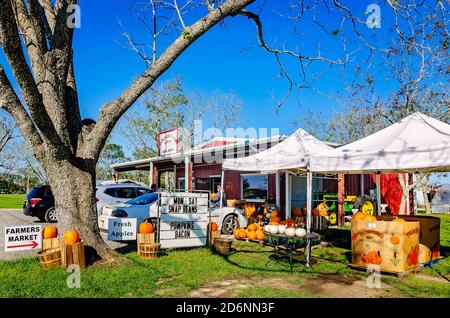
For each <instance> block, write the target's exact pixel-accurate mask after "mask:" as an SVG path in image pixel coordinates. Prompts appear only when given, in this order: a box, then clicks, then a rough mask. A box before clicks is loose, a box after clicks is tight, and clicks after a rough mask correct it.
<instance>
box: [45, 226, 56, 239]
mask: <svg viewBox="0 0 450 318" xmlns="http://www.w3.org/2000/svg"><path fill="white" fill-rule="evenodd" d="M42 236H43V237H44V239H52V238H55V237H58V228H57V227H56V226H46V227H44V230H43V232H42Z"/></svg>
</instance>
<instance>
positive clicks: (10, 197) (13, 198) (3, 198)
mask: <svg viewBox="0 0 450 318" xmlns="http://www.w3.org/2000/svg"><path fill="white" fill-rule="evenodd" d="M24 200H25V194H0V209H20V208H22V206H23V201H24Z"/></svg>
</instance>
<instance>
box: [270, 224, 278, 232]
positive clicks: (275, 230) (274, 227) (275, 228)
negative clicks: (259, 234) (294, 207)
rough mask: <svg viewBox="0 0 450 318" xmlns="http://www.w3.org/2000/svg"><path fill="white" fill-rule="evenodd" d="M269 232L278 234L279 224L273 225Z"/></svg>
mask: <svg viewBox="0 0 450 318" xmlns="http://www.w3.org/2000/svg"><path fill="white" fill-rule="evenodd" d="M269 232H270V234H278V225H271V226H270V229H269Z"/></svg>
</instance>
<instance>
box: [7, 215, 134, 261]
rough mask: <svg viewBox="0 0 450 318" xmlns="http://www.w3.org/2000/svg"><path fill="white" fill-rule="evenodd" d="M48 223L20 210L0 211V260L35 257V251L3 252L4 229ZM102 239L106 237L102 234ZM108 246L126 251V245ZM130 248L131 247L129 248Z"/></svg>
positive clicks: (112, 244)
mask: <svg viewBox="0 0 450 318" xmlns="http://www.w3.org/2000/svg"><path fill="white" fill-rule="evenodd" d="M47 224H48V223H45V222H41V221H39V219H37V218H34V217H31V216H27V215H25V214H23V212H22V209H0V260H7V259H14V258H19V257H24V256H29V255H35V254H36V251H22V252H8V253H6V252H5V227H8V226H20V225H41V226H42V227H44V226H45V225H47ZM102 237H103V239H106V235H104V234H102ZM107 243H108V245H109V246H110V247H111V248H114V249H119V250H120V249H126V247H127V246H128V244H123V243H116V242H110V241H107ZM130 247H131V246H130Z"/></svg>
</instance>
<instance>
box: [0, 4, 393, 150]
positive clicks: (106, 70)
mask: <svg viewBox="0 0 450 318" xmlns="http://www.w3.org/2000/svg"><path fill="white" fill-rule="evenodd" d="M130 2H140V3H142V1H140V0H114V1H108V2H106V1H87V0H79V4H80V6H81V28H80V29H77V30H76V32H75V37H74V52H75V56H74V58H75V72H76V79H77V85H78V90H79V98H80V107H81V113H82V116H83V117H89V118H93V119H96V118H97V116H98V110H99V109H100V107H101V106H102V105H104V104H105V103H107V102H109V101H111V100H112V99H114V98H115V97H117V96H118V95H119V94H120V93H121V92H122V91H123V90H124V89H125V88H126V87H127V86H128V85H129V84H130V83H131V81H132V80H133V79H134V78H136V77H137V76H138V75H139V74H141V73H142V72H143V71H144V70H145V64H144V63H143V61H142V60H141V59H140V58H139V57H138V56H137V54H136V53H135V52H133V51H131V50H130V49H129V48H127V47H126V41H125V39H124V37H123V35H122V33H123V30H122V28H121V27H120V26H119V22H118V21H121V23H122V24H123V26H124V27H125V28H126V29H127V30H128V31H129V33H130V34H132V35H133V37H135V38H136V40H137V41H139V42H148V43H149V41H148V39H149V37H150V34H149V33H148V32H147V31H146V29H145V28H144V27H143V25H142V24H141V23H139V22H138V21H137V20H136V19H135V17H133V15H132V14H131V12H130V10H129V8H128V6H127V5H128V4H129V3H130ZM374 2H377V1H374V0H362V1H358V2H356V3H355V2H354V1H351V2H349V3H348V4H347V5H349V6H350V8H351V9H352V11H353V13H354V15H355V16H357V17H359V18H360V19H362V20H365V19H367V17H366V15H365V14H364V13H365V12H366V8H367V6H368V5H369V4H371V3H374ZM106 3H107V5H105V4H106ZM261 6H262V11H261V12H262V14H261V19H262V22H263V25H264V30H265V38H266V42H267V43H269V44H270V45H274V46H275V47H278V48H282V47H283V46H284V47H286V48H287V49H291V50H296V49H297V48H299V49H301V50H302V53H303V54H305V55H310V56H316V55H317V54H318V51H319V48H320V53H321V54H322V56H325V57H329V58H331V59H339V58H341V59H343V58H345V54H344V52H343V50H342V43H343V39H344V38H345V40H346V45H347V50H348V51H349V52H353V54H352V55H351V60H350V63H349V64H348V65H347V66H346V68H345V69H342V68H339V67H336V66H335V67H333V68H331V69H328V65H327V64H323V63H317V64H314V66H312V67H308V68H307V69H306V72H307V74H313V73H315V72H324V73H323V74H322V75H321V76H320V77H319V79H318V80H317V81H315V82H314V83H313V89H305V90H302V91H301V92H300V94H299V95H297V93H296V92H294V93H293V94H292V96H291V98H290V99H289V100H287V101H286V103H284V105H283V106H282V108H281V109H280V111H279V113H278V114H276V113H275V110H276V106H277V104H276V102H275V101H274V99H273V98H272V94H274V95H275V96H277V97H278V98H279V99H281V98H282V97H283V96H284V94H285V93H286V91H287V89H288V82H287V81H286V80H285V79H282V78H281V79H280V78H279V76H278V75H279V67H278V65H277V63H276V61H275V59H274V56H273V55H271V54H268V53H267V52H265V51H264V50H262V49H261V48H257V47H256V46H257V39H256V28H255V26H254V24H253V23H252V22H251V21H249V20H248V19H247V18H245V17H242V16H238V17H235V18H228V19H227V20H226V21H225V24H224V25H218V26H216V27H215V28H214V29H213V30H211V31H210V32H208V33H207V34H205V35H204V36H203V37H202V38H200V39H199V40H198V41H197V42H195V43H194V44H193V45H192V46H191V47H190V48H189V49H188V50H187V51H186V52H184V53H183V54H182V56H180V58H179V59H178V60H177V61H176V62H175V63H174V65H173V66H172V67H171V68H170V69H169V70H168V71H167V72H166V74H165V75H164V76H162V77H161V78H160V79H159V81H163V80H168V79H172V78H174V77H176V76H181V78H182V79H183V82H184V87H185V90H186V92H187V93H189V92H192V91H203V92H204V93H206V94H208V93H209V92H213V91H215V90H221V91H224V92H233V93H235V94H236V95H237V97H238V98H239V99H241V100H242V101H243V104H244V107H243V114H242V118H243V120H242V122H241V123H240V125H241V126H243V127H255V128H259V127H266V128H272V127H276V128H279V129H280V131H281V132H282V133H286V134H287V133H289V132H291V131H292V130H293V128H294V127H293V120H294V119H296V118H298V117H299V116H301V114H302V113H304V112H305V111H306V110H307V109H311V110H313V111H317V112H319V111H320V112H322V113H324V114H327V113H330V112H331V111H332V109H333V108H335V107H337V103H336V99H335V97H336V96H337V95H338V94H340V93H342V92H343V91H345V88H346V86H347V85H348V83H349V82H350V81H351V80H352V79H354V78H355V74H354V68H355V66H357V65H360V66H361V67H362V68H363V70H365V69H366V67H367V66H366V65H367V64H368V63H367V57H368V50H367V49H366V48H365V47H364V45H363V44H362V43H361V42H360V41H358V40H356V41H355V37H354V35H353V32H352V30H351V28H349V25H348V24H347V25H345V26H344V29H343V30H342V32H340V33H339V35H338V36H331V35H329V34H325V32H323V31H322V30H321V29H320V28H319V27H318V26H317V24H315V23H314V21H313V20H312V18H311V16H309V18H308V17H305V21H304V22H303V23H302V24H301V25H300V28H299V29H297V30H296V31H295V30H294V25H293V24H292V23H289V22H288V20H287V19H286V18H283V17H281V16H280V14H283V15H292V14H294V13H295V11H292V12H291V11H290V10H289V6H288V1H275V0H267V1H256V3H255V4H254V5H252V6H251V7H250V9H252V10H254V11H258V10H259V9H260V8H261ZM382 10H383V11H382V12H381V13H382V27H381V28H380V29H369V28H367V27H365V26H363V27H361V29H360V30H361V32H362V34H363V35H364V36H367V37H371V36H374V35H375V36H376V37H377V38H381V39H384V40H391V39H392V38H393V34H392V29H391V28H392V26H393V24H392V22H391V21H390V18H391V17H390V15H389V11H388V9H387V8H382ZM297 12H298V11H297ZM204 13H205V11H201V12H200V11H198V12H197V13H196V14H195V15H194V16H193V17H192V18H191V20H187V21H186V23H190V22H193V21H194V20H195V19H197V18H198V17H200V16H201V15H203V14H204ZM317 16H318V20H319V21H320V22H321V23H322V24H323V25H324V26H325V27H326V28H327V29H329V30H330V31H333V30H337V29H339V28H340V23H341V20H340V18H339V17H337V16H330V15H328V14H327V13H326V12H325V11H324V10H322V11H320V10H319V12H318V13H317ZM170 39H171V38H170V37H168V38H162V40H163V43H161V48H164V45H166V44H168V41H169V40H170ZM160 53H161V52H160ZM0 62H1V63H2V64H5V61H4V58H3V56H1V55H0ZM284 62H285V66H286V68H287V69H288V70H289V72H290V73H291V75H292V76H294V77H295V78H297V79H298V78H299V75H300V74H301V73H300V68H299V64H298V61H297V60H295V59H285V60H284ZM374 72H375V73H374V77H375V78H376V80H377V88H378V90H379V92H380V94H381V95H383V94H387V93H388V92H389V90H391V89H392V88H393V85H394V84H393V83H391V82H389V81H386V80H385V79H384V78H383V76H382V74H381V72H380V71H379V72H377V69H376V68H374ZM10 78H12V77H10ZM115 137H116V138H117V134H116V135H115ZM119 141H120V140H119Z"/></svg>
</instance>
